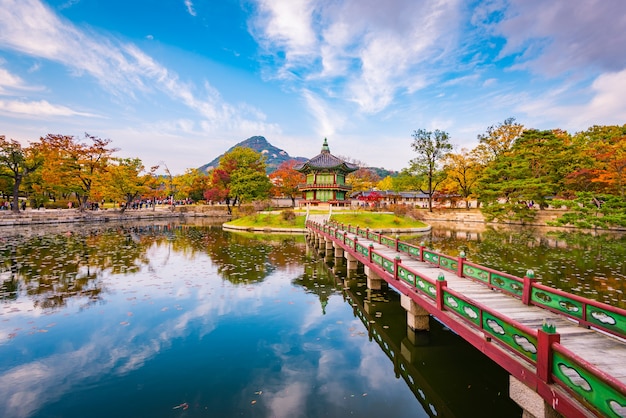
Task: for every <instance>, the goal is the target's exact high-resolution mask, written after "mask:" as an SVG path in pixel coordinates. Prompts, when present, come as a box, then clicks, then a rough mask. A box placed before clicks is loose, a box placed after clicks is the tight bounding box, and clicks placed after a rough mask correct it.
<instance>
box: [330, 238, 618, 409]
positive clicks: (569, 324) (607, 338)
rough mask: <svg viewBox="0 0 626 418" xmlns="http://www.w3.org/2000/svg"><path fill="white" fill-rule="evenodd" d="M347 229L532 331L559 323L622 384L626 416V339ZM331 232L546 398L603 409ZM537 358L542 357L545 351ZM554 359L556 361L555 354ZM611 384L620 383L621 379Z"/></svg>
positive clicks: (580, 351)
mask: <svg viewBox="0 0 626 418" xmlns="http://www.w3.org/2000/svg"><path fill="white" fill-rule="evenodd" d="M344 233H345V238H347V239H348V240H350V241H352V242H354V243H356V241H357V240H358V244H359V245H360V246H362V247H366V248H370V249H371V250H370V251H371V252H373V253H376V254H379V255H382V256H383V257H385V258H387V259H388V260H397V259H399V263H400V264H401V265H402V266H403V267H404V268H408V269H410V270H411V271H413V272H416V273H418V274H419V275H420V276H422V277H424V278H427V279H429V280H430V281H431V282H433V283H437V282H438V281H440V280H438V279H440V276H441V275H443V278H444V279H445V282H446V284H445V285H446V288H447V289H449V290H452V291H454V292H457V293H459V294H461V295H463V297H464V298H466V299H468V300H471V301H472V303H473V304H475V305H476V306H481V307H484V308H485V310H489V311H492V312H496V313H497V315H498V316H502V317H504V318H508V320H510V321H515V322H517V323H518V324H522V325H523V326H526V327H528V328H529V329H530V330H538V329H539V330H541V328H542V325H543V324H544V323H545V322H548V323H551V324H554V325H555V326H556V330H557V332H558V334H559V337H560V342H559V343H560V346H561V347H563V348H565V349H566V350H569V351H570V352H571V353H573V354H574V355H575V356H577V357H579V359H582V362H581V363H582V365H583V366H584V367H587V368H589V367H588V365H591V366H594V367H595V368H596V369H597V370H599V371H600V372H599V373H598V372H597V370H596V372H595V373H596V376H597V375H598V374H599V375H600V379H604V380H606V381H611V380H612V381H614V382H615V381H616V382H618V383H617V387H618V389H610V390H613V391H615V390H616V391H617V393H616V394H614V395H612V396H613V397H612V398H611V399H612V400H611V402H612V405H611V406H610V408H611V409H610V411H611V413H613V415H609V416H616V417H626V394H625V393H624V390H623V388H624V387H626V339H623V338H620V337H619V336H615V335H611V334H609V333H606V332H604V331H600V330H597V329H594V328H587V327H583V326H580V325H579V324H578V323H577V322H575V321H574V320H572V319H570V318H567V317H566V316H564V315H561V314H558V313H555V312H552V311H550V310H548V309H544V308H542V307H539V306H534V305H531V304H525V303H524V302H523V301H522V300H521V299H517V298H515V297H513V296H511V295H508V294H507V293H505V292H503V291H500V290H498V289H493V288H492V287H490V286H488V285H487V284H485V283H482V282H480V281H478V280H474V279H471V278H466V277H459V276H458V275H457V274H456V273H454V272H452V271H448V270H446V269H444V268H440V267H439V266H437V265H434V264H433V263H431V262H428V261H420V260H419V259H417V258H415V257H413V256H411V255H408V254H405V253H403V252H398V251H396V250H395V249H394V248H389V247H388V246H387V245H384V244H381V243H379V242H376V241H373V240H371V239H367V238H364V237H363V236H362V234H355V233H354V232H346V231H341V234H344ZM326 235H327V236H328V237H330V238H331V239H332V240H333V241H334V242H335V243H337V244H339V245H340V246H342V248H343V249H344V250H345V251H348V252H349V253H351V254H352V256H355V257H356V258H357V259H358V260H359V261H360V262H362V263H364V264H365V265H367V266H368V267H369V268H370V269H372V268H373V269H374V270H375V271H376V272H377V274H378V275H379V276H380V277H381V278H382V279H384V280H385V281H387V282H388V283H389V284H390V285H391V286H393V287H395V288H396V289H397V290H399V291H400V292H401V293H403V294H405V295H411V297H412V299H413V300H416V298H418V299H419V304H420V306H422V307H424V308H425V309H427V310H428V311H429V312H430V313H432V314H433V315H435V316H436V317H437V318H438V319H439V320H441V321H442V322H443V323H444V324H446V325H447V326H448V327H450V328H451V329H452V330H453V331H455V332H457V333H458V334H459V335H461V336H462V337H463V338H465V339H466V340H468V341H469V342H470V343H472V344H473V345H474V346H476V347H477V348H478V349H480V350H481V351H483V352H484V353H485V354H487V355H488V356H489V357H491V358H492V359H494V360H495V361H496V362H498V363H499V364H500V365H501V366H502V367H504V368H505V369H507V370H508V371H509V372H510V373H511V374H512V375H515V376H516V377H517V378H518V379H521V380H522V381H524V382H525V383H526V384H527V385H529V386H530V387H533V386H534V389H535V390H537V392H538V393H539V394H540V395H541V396H543V397H544V399H546V401H549V402H552V403H554V402H555V401H556V403H558V402H559V401H564V400H567V401H568V402H569V398H571V405H577V406H574V407H572V408H571V409H565V410H566V411H568V412H569V414H572V416H574V415H576V416H592V415H593V414H598V411H593V410H588V409H586V408H587V407H585V406H583V407H582V409H581V408H580V406H581V405H584V404H582V403H579V401H577V400H576V399H575V397H572V396H571V395H568V394H567V391H565V390H563V388H561V387H559V386H554V385H550V384H549V383H550V379H549V378H548V381H547V382H543V383H542V382H541V381H540V379H537V375H536V374H535V373H537V374H538V373H539V372H538V369H539V363H538V361H539V360H537V369H535V365H534V364H532V362H530V363H529V362H528V361H527V359H524V358H523V356H520V355H519V353H516V352H513V351H511V350H506V349H504V345H501V346H500V347H498V348H496V347H494V343H495V345H496V346H497V345H498V344H499V343H500V342H499V341H497V340H496V339H495V338H494V339H492V338H490V335H489V334H488V333H486V332H485V330H483V329H480V328H479V327H476V326H474V327H472V326H471V324H468V321H467V318H462V317H461V316H460V315H458V314H457V313H456V312H454V311H453V310H452V309H439V308H438V307H437V302H436V301H435V300H433V298H430V297H427V295H424V294H421V293H419V292H416V291H415V289H416V288H415V287H414V286H412V285H410V284H408V283H406V282H405V281H404V280H398V278H397V277H396V278H394V277H393V274H391V273H389V272H388V271H385V269H384V268H381V266H379V265H377V264H375V263H372V262H371V256H370V260H369V262H368V259H367V257H366V256H365V255H364V254H362V253H359V251H355V250H354V249H353V248H351V246H350V245H346V241H345V238H344V241H343V242H342V240H341V239H340V238H336V237H337V236H338V235H337V233H333V234H326ZM355 245H356V244H355ZM366 252H367V251H366ZM481 311H482V309H481ZM481 321H482V319H481ZM537 359H539V355H538V356H537ZM549 361H552V359H550V360H549ZM585 363H587V364H588V365H587V364H585ZM549 373H551V372H549ZM530 374H532V376H530V377H529V376H527V375H530ZM571 380H573V381H574V384H577V377H573V378H572V379H571ZM610 385H613V387H615V383H613V384H610ZM620 385H621V388H620ZM559 392H560V393H559ZM550 393H551V394H550ZM616 399H617V402H616V401H615V400H616ZM559 409H560V410H561V411H563V409H562V408H557V410H559ZM581 410H583V411H584V410H587V411H592V412H590V414H589V415H588V414H587V413H584V414H581V412H580V411H581Z"/></svg>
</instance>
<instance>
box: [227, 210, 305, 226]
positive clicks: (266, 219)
mask: <svg viewBox="0 0 626 418" xmlns="http://www.w3.org/2000/svg"><path fill="white" fill-rule="evenodd" d="M305 218H306V217H305V216H296V217H295V218H294V219H290V220H286V219H284V218H283V215H282V214H281V213H257V214H254V215H250V216H244V217H242V218H237V219H234V220H232V221H230V222H227V224H228V225H234V226H245V227H248V228H304V221H305Z"/></svg>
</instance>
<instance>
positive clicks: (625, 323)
mask: <svg viewBox="0 0 626 418" xmlns="http://www.w3.org/2000/svg"><path fill="white" fill-rule="evenodd" d="M327 225H328V226H329V227H332V228H339V229H343V230H345V225H344V224H340V223H338V222H336V221H330V222H329V223H328V224H327ZM348 228H349V230H350V232H351V233H354V234H357V235H359V236H363V237H366V238H368V239H372V238H374V239H372V240H373V241H377V242H378V243H379V244H382V245H385V246H386V247H388V248H392V249H395V250H396V251H398V252H400V253H403V254H407V255H409V256H411V257H414V258H417V259H419V260H420V261H422V262H428V263H431V264H433V265H436V266H439V267H440V268H442V269H445V270H448V271H451V272H454V273H456V274H457V276H459V277H468V278H470V279H473V280H476V281H479V282H482V283H484V284H486V285H487V286H489V287H490V288H492V289H498V290H500V291H503V292H505V293H507V294H509V295H511V296H513V297H515V298H518V299H521V300H522V301H523V302H524V303H526V304H533V305H536V306H539V307H543V308H545V309H548V310H550V311H552V312H556V313H559V314H561V315H564V316H566V317H568V318H571V319H573V320H575V321H577V322H578V323H579V324H580V325H582V326H586V327H593V328H596V329H600V330H602V331H605V332H608V333H610V334H613V335H616V336H618V337H621V338H626V310H625V309H621V308H617V307H614V306H611V305H608V304H606V303H602V302H598V301H595V300H592V299H588V298H584V297H582V296H577V295H573V294H570V293H567V292H564V291H562V290H558V289H554V288H551V287H549V286H545V285H542V284H540V283H538V282H537V281H536V280H535V279H534V278H531V277H524V278H520V277H517V276H514V275H512V274H508V273H505V272H502V271H498V270H494V269H491V268H489V267H485V266H481V265H479V264H476V263H472V262H469V261H467V260H466V259H465V258H463V257H452V256H448V255H446V254H442V253H439V252H436V251H432V250H428V249H427V248H425V247H424V246H415V245H412V244H409V243H406V242H403V241H400V240H399V238H397V237H396V238H391V237H388V236H386V235H383V234H379V233H376V232H372V231H370V230H369V229H367V228H366V229H361V228H359V227H358V226H357V227H353V226H351V225H348ZM588 311H591V312H588Z"/></svg>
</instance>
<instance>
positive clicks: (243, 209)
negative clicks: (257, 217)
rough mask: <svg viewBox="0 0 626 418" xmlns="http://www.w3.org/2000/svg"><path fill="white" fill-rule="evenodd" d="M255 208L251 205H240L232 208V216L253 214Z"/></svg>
mask: <svg viewBox="0 0 626 418" xmlns="http://www.w3.org/2000/svg"><path fill="white" fill-rule="evenodd" d="M255 213H256V209H255V208H254V206H253V205H241V206H236V207H234V208H233V218H243V217H244V216H249V215H253V214H255Z"/></svg>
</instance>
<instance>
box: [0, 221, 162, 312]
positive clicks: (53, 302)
mask: <svg viewBox="0 0 626 418" xmlns="http://www.w3.org/2000/svg"><path fill="white" fill-rule="evenodd" d="M152 242H154V236H152V237H151V236H150V235H146V234H144V233H143V231H140V230H138V229H137V228H130V227H123V226H119V227H110V228H108V229H91V230H89V231H84V232H83V231H78V232H71V233H53V234H47V235H41V236H38V235H35V236H31V237H20V236H13V237H7V238H5V240H4V241H3V243H2V245H1V246H0V256H1V257H2V260H3V261H2V262H1V263H0V273H1V274H2V278H3V284H2V292H3V293H2V298H3V299H16V298H17V296H18V295H22V294H23V295H26V296H28V297H30V298H32V299H34V305H35V306H36V307H40V308H42V309H54V308H58V307H61V306H64V305H65V304H66V302H67V300H68V299H69V298H76V297H81V298H87V300H88V301H90V303H95V302H96V301H98V300H99V299H100V298H101V295H102V292H103V291H104V288H103V283H102V281H101V279H100V277H101V274H102V272H103V271H104V270H107V271H110V272H112V273H114V274H118V273H128V272H136V271H138V270H139V268H140V267H141V265H142V264H145V263H147V261H148V260H147V258H146V254H145V253H146V249H147V248H148V247H149V246H150V245H151V244H152Z"/></svg>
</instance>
